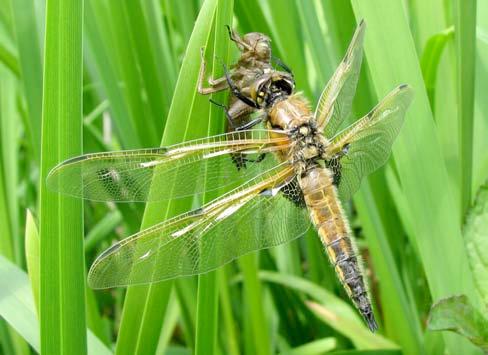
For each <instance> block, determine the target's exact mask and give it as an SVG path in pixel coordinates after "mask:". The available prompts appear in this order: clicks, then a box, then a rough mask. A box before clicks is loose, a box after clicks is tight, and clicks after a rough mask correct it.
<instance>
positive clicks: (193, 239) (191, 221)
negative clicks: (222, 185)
mask: <svg viewBox="0 0 488 355" xmlns="http://www.w3.org/2000/svg"><path fill="white" fill-rule="evenodd" d="M285 164H287V163H283V164H282V165H280V166H279V167H277V168H274V169H271V170H269V171H267V172H265V173H263V174H262V175H260V176H258V177H256V178H255V179H253V180H251V181H249V182H248V183H246V184H244V185H242V186H241V187H239V188H238V189H235V190H234V191H231V192H229V193H227V194H225V195H223V196H221V197H220V198H218V199H216V200H214V201H212V202H210V203H208V204H206V205H204V206H203V207H202V208H199V209H197V210H194V211H191V212H188V213H185V214H182V215H180V216H177V217H174V218H172V219H169V220H167V221H165V222H162V223H160V224H157V225H155V226H153V227H151V228H148V229H146V230H143V231H141V232H139V233H137V234H135V235H134V236H132V237H129V238H127V239H125V240H122V241H120V242H119V243H117V244H115V245H113V246H112V247H111V248H109V249H108V250H107V251H105V252H104V253H103V254H101V255H100V256H99V257H98V258H97V260H95V262H94V264H93V265H92V267H91V269H90V272H89V276H88V281H89V284H90V286H91V287H93V288H107V287H115V286H126V285H134V284H144V283H150V282H157V281H162V280H166V279H171V278H174V277H179V276H189V275H195V274H199V273H204V272H207V271H210V270H213V269H215V268H217V267H219V266H221V265H223V264H225V263H228V262H230V261H232V260H234V259H236V258H238V257H239V256H241V255H243V254H246V253H248V252H251V251H255V250H259V249H263V248H268V247H271V246H274V245H278V244H282V243H285V242H288V241H290V240H293V239H295V238H297V237H299V236H300V235H302V234H304V233H305V232H306V231H307V229H308V227H309V226H310V221H309V219H308V218H307V217H308V215H307V212H306V209H304V208H303V207H300V206H298V205H295V204H293V203H292V202H291V201H290V199H289V198H286V197H285V195H283V194H282V193H281V192H279V190H280V188H281V187H283V186H284V187H286V186H288V185H286V186H285V185H284V184H286V183H287V182H288V181H291V180H290V178H291V177H293V176H294V175H293V174H294V173H293V169H292V168H291V167H290V166H286V167H285ZM288 192H289V193H290V192H291V191H288Z"/></svg>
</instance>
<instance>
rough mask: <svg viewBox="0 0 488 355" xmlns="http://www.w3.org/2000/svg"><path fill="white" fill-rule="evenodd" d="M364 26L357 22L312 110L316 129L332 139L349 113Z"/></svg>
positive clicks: (359, 60) (359, 66)
mask: <svg viewBox="0 0 488 355" xmlns="http://www.w3.org/2000/svg"><path fill="white" fill-rule="evenodd" d="M365 28H366V23H365V22H364V21H361V22H360V23H359V25H358V27H357V29H356V32H355V33H354V36H353V38H352V40H351V43H350V44H349V48H348V49H347V52H346V55H345V56H344V59H343V60H342V61H341V63H340V64H339V66H338V67H337V69H336V71H335V73H334V75H333V76H332V78H331V79H330V80H329V82H328V83H327V86H326V87H325V89H324V91H323V92H322V94H321V95H320V99H319V102H318V105H317V109H316V110H315V120H316V122H317V126H318V127H319V130H323V131H324V134H325V136H326V137H328V138H329V137H332V136H333V135H334V134H335V133H336V132H337V129H338V128H339V127H340V125H341V124H342V122H343V121H344V120H345V118H346V117H347V116H348V115H349V113H350V112H351V105H352V99H353V97H354V93H355V92H356V85H357V82H358V78H359V71H360V69H361V61H362V58H363V38H364V30H365Z"/></svg>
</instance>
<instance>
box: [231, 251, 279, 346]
mask: <svg viewBox="0 0 488 355" xmlns="http://www.w3.org/2000/svg"><path fill="white" fill-rule="evenodd" d="M257 256H258V255H257V253H251V254H247V255H244V256H242V257H240V258H239V261H238V262H239V266H240V268H241V270H242V274H243V277H244V278H243V283H244V302H245V307H246V310H247V312H246V313H247V314H246V315H245V317H246V318H247V319H246V320H247V321H248V324H249V325H248V326H250V327H251V328H250V329H249V330H250V336H251V339H252V342H253V345H254V346H253V349H254V352H255V353H256V354H259V355H264V354H271V353H272V348H271V340H270V336H269V330H268V329H267V327H266V324H267V322H266V313H265V308H264V304H263V299H264V297H263V289H262V288H263V287H262V285H261V282H260V280H259V278H258V270H259V268H258V258H257Z"/></svg>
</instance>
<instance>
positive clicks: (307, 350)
mask: <svg viewBox="0 0 488 355" xmlns="http://www.w3.org/2000/svg"><path fill="white" fill-rule="evenodd" d="M336 346H337V340H336V339H335V338H324V339H319V340H314V341H312V342H310V343H307V344H304V345H301V346H299V347H296V348H293V349H291V350H290V351H284V352H281V353H280V354H281V355H320V354H323V353H328V352H331V351H332V350H334V349H335V348H336Z"/></svg>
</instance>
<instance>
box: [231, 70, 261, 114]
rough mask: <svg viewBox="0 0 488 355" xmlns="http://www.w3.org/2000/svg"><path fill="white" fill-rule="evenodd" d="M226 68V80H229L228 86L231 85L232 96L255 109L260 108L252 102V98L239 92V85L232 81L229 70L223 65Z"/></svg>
mask: <svg viewBox="0 0 488 355" xmlns="http://www.w3.org/2000/svg"><path fill="white" fill-rule="evenodd" d="M223 66H224V73H225V78H226V79H227V84H228V85H229V87H230V89H231V91H232V94H233V95H234V96H235V97H237V98H238V99H239V100H241V101H242V102H244V103H245V104H247V105H249V106H251V107H254V108H259V106H258V105H257V104H256V103H255V102H254V101H252V100H251V99H250V98H248V97H247V96H246V95H244V94H243V93H242V92H241V90H239V88H238V87H237V85H236V84H235V83H234V81H233V80H232V78H231V77H230V74H229V71H228V70H227V66H226V65H225V64H223Z"/></svg>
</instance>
